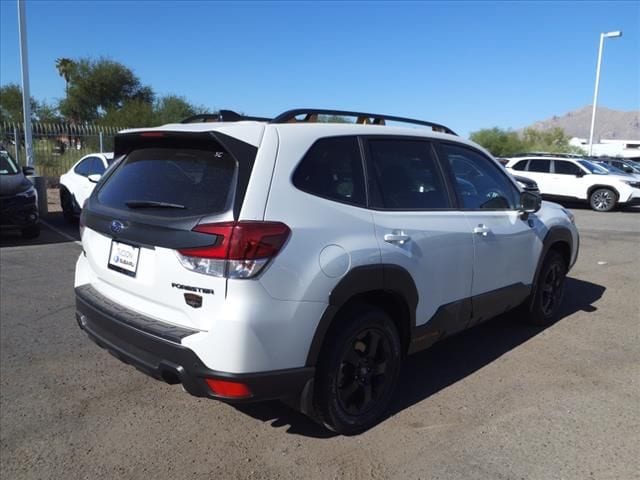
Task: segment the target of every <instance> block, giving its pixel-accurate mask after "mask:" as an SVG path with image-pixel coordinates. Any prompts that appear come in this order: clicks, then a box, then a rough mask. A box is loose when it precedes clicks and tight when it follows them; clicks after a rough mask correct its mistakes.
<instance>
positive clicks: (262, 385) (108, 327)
mask: <svg viewBox="0 0 640 480" xmlns="http://www.w3.org/2000/svg"><path fill="white" fill-rule="evenodd" d="M78 288H80V289H81V288H82V287H78ZM78 288H77V289H76V319H77V321H78V325H79V326H80V328H81V329H82V330H84V331H85V332H86V333H87V335H88V336H89V338H90V339H91V340H92V341H94V342H95V343H96V344H97V345H98V346H100V347H102V348H104V349H106V350H108V351H109V352H110V353H111V354H113V355H114V356H115V357H116V358H118V359H120V360H121V361H123V362H125V363H127V364H131V365H133V366H134V367H135V368H137V369H138V370H140V371H141V372H143V373H145V374H147V375H149V376H151V377H153V378H155V379H158V380H163V381H165V382H167V383H172V384H173V383H182V385H183V386H184V388H185V390H186V391H187V392H189V393H190V394H191V395H194V396H196V397H208V398H215V399H218V400H222V401H225V402H229V403H246V402H255V401H263V400H272V399H288V398H296V397H298V396H299V395H300V393H301V392H302V390H303V389H304V386H305V385H306V384H307V382H308V381H309V380H311V379H312V378H313V376H314V373H315V370H314V369H313V368H308V367H301V368H293V369H287V370H275V371H267V372H257V373H228V372H220V371H216V370H211V369H209V368H207V367H206V366H205V365H204V364H203V363H202V361H201V360H200V359H199V358H198V356H197V355H196V354H195V353H194V352H193V351H192V350H190V349H189V348H187V347H185V346H183V345H181V344H180V343H178V342H173V341H170V340H167V339H165V338H161V337H160V336H157V335H153V334H151V333H149V332H146V331H143V330H141V329H140V328H137V327H136V326H134V325H132V324H130V323H125V322H123V321H121V320H120V319H119V317H118V318H117V317H116V316H114V315H111V314H110V312H109V311H108V310H103V309H102V308H101V306H100V305H97V304H96V303H95V302H91V301H86V300H85V297H86V295H83V294H84V293H86V289H85V290H80V292H78ZM96 293H97V292H96ZM97 295H98V296H99V295H100V294H97ZM103 302H104V299H103ZM100 303H102V302H100ZM119 310H120V313H121V314H123V315H127V316H131V314H133V313H134V312H130V311H128V312H127V311H126V309H124V308H123V307H120V309H119ZM123 312H125V313H123ZM205 378H217V379H223V380H231V381H236V382H242V383H244V384H245V385H247V386H248V387H249V389H250V391H251V392H252V395H251V397H249V398H245V399H229V398H225V397H220V396H218V395H215V394H214V393H213V392H212V391H211V390H210V389H209V387H208V386H207V384H206V382H205Z"/></svg>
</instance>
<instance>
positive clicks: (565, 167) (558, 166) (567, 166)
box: [554, 160, 581, 175]
mask: <svg viewBox="0 0 640 480" xmlns="http://www.w3.org/2000/svg"><path fill="white" fill-rule="evenodd" d="M554 168H555V172H556V173H558V174H560V175H577V174H579V173H580V172H581V169H580V167H579V166H577V165H576V164H574V163H571V162H566V161H564V160H554Z"/></svg>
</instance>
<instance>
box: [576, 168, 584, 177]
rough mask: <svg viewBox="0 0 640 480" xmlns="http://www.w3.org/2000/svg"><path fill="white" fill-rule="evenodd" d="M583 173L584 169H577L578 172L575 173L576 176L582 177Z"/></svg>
mask: <svg viewBox="0 0 640 480" xmlns="http://www.w3.org/2000/svg"><path fill="white" fill-rule="evenodd" d="M584 175H585V173H584V170H578V173H576V177H578V178H580V177H584Z"/></svg>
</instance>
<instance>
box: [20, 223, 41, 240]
mask: <svg viewBox="0 0 640 480" xmlns="http://www.w3.org/2000/svg"><path fill="white" fill-rule="evenodd" d="M21 233H22V238H38V237H39V236H40V225H31V226H30V227H26V228H23V229H22V230H21Z"/></svg>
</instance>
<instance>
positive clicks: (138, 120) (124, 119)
mask: <svg viewBox="0 0 640 480" xmlns="http://www.w3.org/2000/svg"><path fill="white" fill-rule="evenodd" d="M100 123H101V124H103V125H113V126H116V127H132V128H135V127H152V126H155V125H157V122H156V121H155V114H154V111H153V104H152V103H150V102H145V101H144V100H129V101H127V102H126V103H125V104H124V105H122V106H121V107H118V108H115V107H114V108H110V109H108V110H107V111H106V113H105V114H104V116H103V117H102V119H100Z"/></svg>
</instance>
